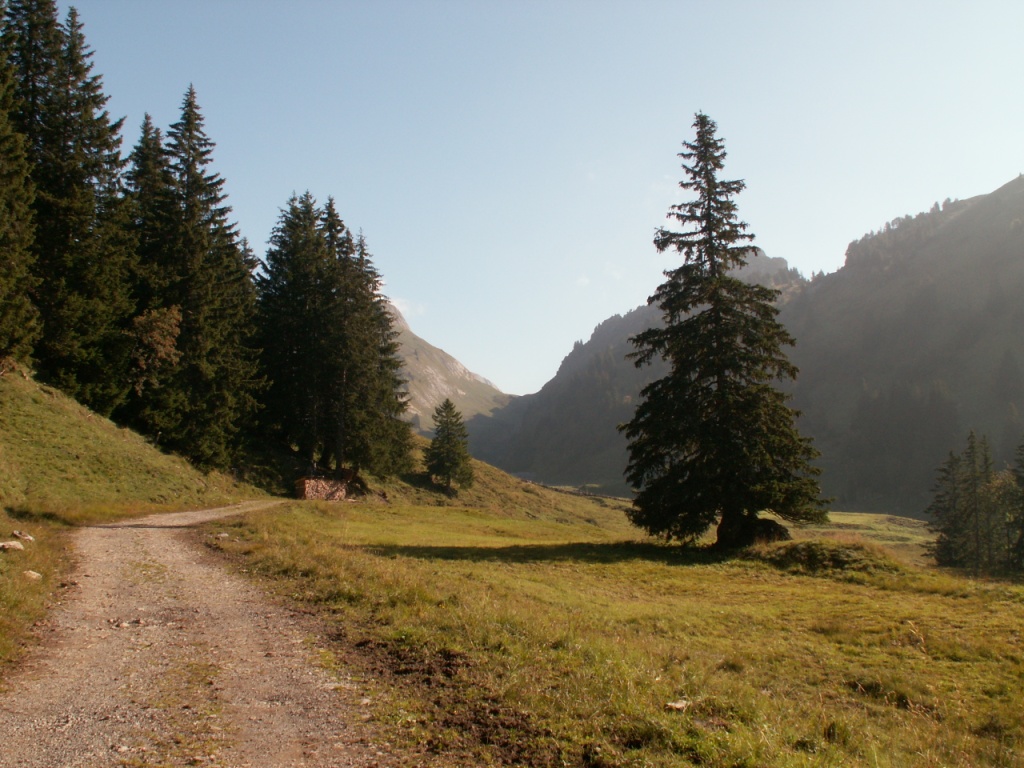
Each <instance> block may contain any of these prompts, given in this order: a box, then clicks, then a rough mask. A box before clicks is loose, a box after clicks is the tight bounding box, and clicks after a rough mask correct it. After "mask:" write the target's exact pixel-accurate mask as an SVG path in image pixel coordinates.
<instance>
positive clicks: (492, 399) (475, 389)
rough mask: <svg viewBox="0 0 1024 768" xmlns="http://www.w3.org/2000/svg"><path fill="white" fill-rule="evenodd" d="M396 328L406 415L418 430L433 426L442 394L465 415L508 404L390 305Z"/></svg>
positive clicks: (469, 416)
mask: <svg viewBox="0 0 1024 768" xmlns="http://www.w3.org/2000/svg"><path fill="white" fill-rule="evenodd" d="M390 309H391V313H392V315H393V316H394V318H395V330H397V331H398V343H399V346H400V349H399V354H400V355H401V356H402V375H403V376H405V378H406V379H407V380H408V384H407V390H408V392H409V409H408V411H407V412H406V414H407V418H408V419H409V420H410V421H411V422H412V424H413V426H414V427H415V428H416V429H417V430H418V431H420V432H423V433H427V432H429V431H430V430H431V429H432V428H433V420H432V416H433V414H434V409H435V408H436V407H437V406H438V405H440V404H441V403H442V402H444V400H445V398H448V399H450V400H451V401H452V402H453V403H455V407H456V408H457V409H458V410H459V412H460V413H461V414H462V416H463V418H464V419H470V418H472V417H473V416H475V415H477V414H481V413H482V414H488V413H490V412H491V411H493V410H495V409H496V408H501V407H502V406H504V405H507V404H508V402H509V400H511V396H510V395H506V394H504V393H503V392H501V390H499V389H498V388H497V387H496V386H494V384H492V383H491V382H489V381H488V380H487V379H485V378H484V377H483V376H479V375H478V374H475V373H473V372H472V371H470V370H469V369H468V368H466V366H464V365H463V364H462V363H460V362H459V361H458V360H456V359H455V358H454V357H452V356H451V355H449V354H448V353H447V352H445V351H444V350H443V349H438V348H437V347H435V346H433V345H432V344H429V343H427V342H426V341H424V340H423V339H421V338H420V337H419V336H417V335H416V334H415V333H413V332H412V329H411V328H410V327H409V324H408V323H407V322H406V320H405V318H404V317H402V313H401V312H399V311H398V309H397V308H396V307H394V306H393V305H392V306H391V307H390Z"/></svg>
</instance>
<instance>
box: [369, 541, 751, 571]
mask: <svg viewBox="0 0 1024 768" xmlns="http://www.w3.org/2000/svg"><path fill="white" fill-rule="evenodd" d="M366 549H367V550H369V551H370V552H373V553H374V554H377V555H380V556H382V557H409V558H415V559H419V560H448V561H466V562H500V563H512V564H517V565H519V564H529V563H558V562H574V563H590V564H609V565H611V564H616V563H625V562H633V561H643V562H648V563H661V564H664V565H677V566H692V565H710V564H715V563H721V562H724V561H726V560H729V559H730V557H731V556H730V554H729V553H726V552H723V551H721V550H717V549H714V548H711V547H694V546H673V545H667V544H657V543H651V542H635V541H634V542H629V541H623V542H569V543H565V544H515V545H511V546H507V547H444V546H403V545H397V544H394V545H383V546H369V547H367V548H366Z"/></svg>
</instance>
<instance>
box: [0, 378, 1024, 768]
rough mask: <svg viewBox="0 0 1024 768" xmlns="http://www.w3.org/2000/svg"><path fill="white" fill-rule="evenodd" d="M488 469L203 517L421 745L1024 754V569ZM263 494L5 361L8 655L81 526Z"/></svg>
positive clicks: (958, 756) (0, 617)
mask: <svg viewBox="0 0 1024 768" xmlns="http://www.w3.org/2000/svg"><path fill="white" fill-rule="evenodd" d="M476 466H477V470H478V479H477V483H476V484H475V485H474V487H473V488H472V489H471V490H469V491H466V492H464V493H462V494H460V495H459V496H458V497H457V498H454V499H452V498H449V497H447V496H445V495H444V494H442V493H439V492H438V491H436V490H435V489H433V488H431V487H430V486H429V484H428V483H426V482H425V481H424V480H423V479H422V478H421V477H418V476H409V477H406V478H403V479H402V480H401V481H399V480H394V481H390V482H386V483H378V484H375V486H374V487H375V490H376V491H377V492H378V493H377V494H376V495H374V496H371V497H369V498H367V499H366V500H364V501H361V502H358V503H344V504H334V505H331V504H317V503H311V502H291V503H287V504H283V505H279V506H277V507H275V508H273V509H272V510H266V511H260V512H251V513H248V514H246V515H244V516H242V517H239V518H236V519H234V520H230V521H222V522H220V523H218V524H215V525H212V526H211V527H209V528H207V529H206V530H204V531H201V532H199V533H197V535H198V536H201V537H202V538H203V540H204V541H206V542H207V543H208V544H209V546H210V547H211V548H213V549H216V550H219V551H220V552H221V553H222V554H223V556H224V557H226V558H229V559H230V561H231V562H232V563H233V564H234V566H235V567H237V568H238V569H239V570H240V571H244V572H246V573H247V574H248V575H250V576H251V577H253V578H256V579H259V580H260V581H261V582H262V583H264V584H265V585H267V586H268V587H269V588H270V589H272V590H274V591H276V592H277V593H278V594H280V595H281V597H282V599H284V600H287V601H290V602H293V603H295V604H297V605H298V606H299V607H300V608H301V609H302V610H303V611H307V612H312V613H315V614H317V615H319V616H320V617H321V618H322V620H323V624H322V626H323V632H322V635H321V636H320V637H319V638H317V639H316V640H315V642H317V644H318V646H319V647H320V648H321V649H322V651H323V659H324V663H325V664H327V665H331V664H345V665H348V666H349V667H351V668H354V669H356V670H361V671H362V672H363V673H365V675H364V676H365V679H366V680H369V681H375V682H374V683H373V684H374V685H375V686H376V692H375V695H374V696H373V704H372V709H373V712H374V716H375V717H376V718H377V719H378V720H379V722H380V723H381V724H382V725H383V726H384V727H385V728H386V730H387V731H388V732H389V734H390V736H391V737H392V738H393V739H394V740H396V741H398V742H400V743H404V744H406V745H408V747H409V749H410V750H411V751H412V752H413V753H416V754H418V757H417V758H416V759H417V761H418V762H420V763H424V764H427V765H434V766H455V765H459V766H465V765H489V764H490V765H521V766H563V765H570V766H589V767H591V768H597V767H601V766H604V767H606V768H608V767H611V766H652V767H658V766H687V765H701V766H721V767H722V768H725V767H726V766H730V767H731V766H831V765H835V766H839V765H843V766H845V765H852V766H965V767H966V766H1024V754H1022V749H1024V726H1022V717H1021V712H1022V711H1024V588H1022V587H1020V586H1015V585H1009V584H1001V583H996V582H987V583H986V582H977V581H971V580H967V579H964V578H960V577H958V576H956V575H952V574H943V573H939V572H937V571H935V570H933V569H929V568H927V567H925V566H926V563H927V558H926V555H925V553H926V548H927V545H928V542H929V534H928V531H927V529H926V527H925V526H924V525H923V524H921V523H919V522H916V521H912V520H907V519H903V518H896V517H890V516H885V515H852V514H842V513H835V514H833V516H832V523H831V524H830V525H829V526H827V527H819V528H810V529H801V530H798V531H795V532H794V533H795V538H796V540H795V541H794V542H791V543H788V544H780V545H773V546H766V547H761V548H757V549H754V550H751V551H749V552H747V553H745V554H744V555H742V556H740V557H735V558H731V559H723V558H722V557H720V556H719V555H717V554H715V553H714V552H713V551H711V550H708V549H699V548H698V549H691V550H681V549H679V548H676V547H669V546H664V545H661V544H659V543H657V542H652V541H650V540H647V539H644V538H643V537H642V536H640V534H639V532H638V531H637V530H636V529H634V528H633V527H631V526H630V525H629V523H628V521H627V519H626V516H625V510H626V505H625V503H623V502H619V501H615V500H606V499H596V498H588V497H581V496H576V495H572V494H567V493H561V492H556V491H554V490H551V489H546V488H541V487H538V486H533V485H529V484H526V483H522V482H519V481H516V480H513V479H512V478H509V477H508V476H507V475H504V474H502V473H500V472H498V471H497V470H493V469H491V468H489V467H485V466H483V465H479V464H478V465H476ZM258 493H259V492H258V491H255V490H254V489H252V488H248V487H246V486H241V485H238V484H236V483H234V482H233V481H232V480H231V479H229V478H226V477H223V476H218V475H203V474H201V473H198V472H196V471H195V470H193V469H192V468H191V467H189V466H188V464H187V463H185V462H183V461H181V460H179V459H176V458H174V457H170V456H166V455H164V454H161V453H159V452H158V451H156V450H154V449H153V447H152V446H150V445H148V444H147V443H146V442H145V441H143V440H142V439H141V438H139V437H138V436H136V435H134V434H132V433H130V432H127V431H125V430H120V429H118V428H117V427H115V426H114V425H112V424H110V423H109V422H107V421H105V420H103V419H100V418H98V417H96V416H94V415H93V414H90V413H89V412H88V411H86V410H85V409H83V408H80V407H79V406H77V405H75V404H74V403H72V402H70V401H69V400H67V399H66V398H63V397H62V396H60V395H59V394H58V393H56V392H54V391H53V390H50V389H48V388H46V387H42V386H39V385H37V384H36V383H34V382H32V381H31V380H29V379H25V378H23V377H20V376H18V375H17V374H11V375H8V376H6V377H3V378H0V540H5V539H7V538H8V534H9V533H10V532H11V531H13V530H14V529H20V530H23V531H28V532H29V533H31V534H32V535H34V536H35V538H36V541H35V542H31V543H29V544H27V545H26V549H25V550H24V551H23V552H15V553H7V554H2V555H0V663H4V662H6V661H9V660H10V659H11V658H14V657H16V656H17V654H18V652H19V649H20V648H22V647H23V644H24V642H25V638H26V632H27V631H28V628H29V627H30V626H31V624H32V622H33V621H35V620H37V619H38V618H40V617H41V616H42V615H44V613H45V611H46V610H47V608H48V605H49V604H50V603H51V601H53V600H55V599H60V593H61V586H60V585H61V583H62V581H63V579H64V574H65V573H66V571H67V568H68V565H69V563H70V559H71V557H72V553H71V552H70V551H69V549H68V547H67V538H66V532H67V531H69V530H70V529H71V528H72V527H73V526H75V525H81V524H89V523H91V522H96V521H100V520H110V519H114V518H117V517H123V516H125V515H133V514H141V513H144V512H149V511H153V510H158V509H167V510H171V509H182V508H188V507H197V506H214V505H218V504H222V503H224V502H228V501H233V500H239V499H241V498H245V497H252V496H255V495H258ZM7 529H9V530H7ZM222 532H227V533H228V534H229V535H228V537H226V538H223V537H219V536H217V535H216V534H219V533H222ZM30 570H31V571H35V572H37V573H39V574H40V575H41V578H39V579H33V578H30V577H28V576H26V571H30Z"/></svg>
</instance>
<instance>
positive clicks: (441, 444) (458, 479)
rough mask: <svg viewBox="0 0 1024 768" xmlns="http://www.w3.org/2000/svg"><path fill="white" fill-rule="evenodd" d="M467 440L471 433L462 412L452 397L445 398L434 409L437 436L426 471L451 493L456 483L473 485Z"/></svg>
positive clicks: (428, 450) (433, 442) (435, 434)
mask: <svg viewBox="0 0 1024 768" xmlns="http://www.w3.org/2000/svg"><path fill="white" fill-rule="evenodd" d="M468 440H469V434H468V433H467V431H466V425H465V424H463V422H462V414H461V413H459V412H458V410H456V408H455V404H454V403H453V402H452V401H451V400H449V399H448V398H445V401H444V402H443V403H441V404H440V405H439V406H437V408H435V409H434V439H433V440H431V441H430V447H429V448H427V452H426V456H425V457H424V458H425V460H426V464H427V472H428V473H429V474H430V476H431V477H432V478H434V479H435V480H438V481H440V482H441V484H442V485H444V487H445V490H446V491H447V492H448V493H449V494H451V493H452V492H453V485H452V484H453V483H456V484H458V485H459V486H461V487H462V488H469V487H470V486H472V485H473V466H472V464H471V463H470V458H469V447H468Z"/></svg>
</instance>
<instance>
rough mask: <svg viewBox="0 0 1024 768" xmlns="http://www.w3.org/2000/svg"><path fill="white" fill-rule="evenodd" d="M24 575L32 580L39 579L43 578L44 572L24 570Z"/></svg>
mask: <svg viewBox="0 0 1024 768" xmlns="http://www.w3.org/2000/svg"><path fill="white" fill-rule="evenodd" d="M22 575H23V576H24V577H25V578H26V579H29V580H30V581H39V580H40V579H41V578H43V574H41V573H37V572H36V571H24V572H23V573H22Z"/></svg>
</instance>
